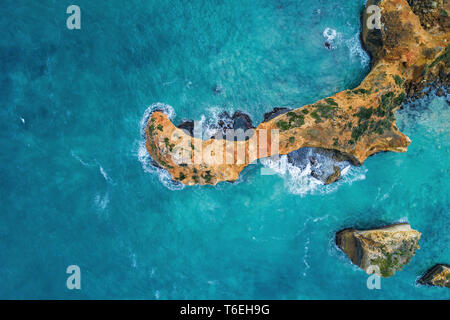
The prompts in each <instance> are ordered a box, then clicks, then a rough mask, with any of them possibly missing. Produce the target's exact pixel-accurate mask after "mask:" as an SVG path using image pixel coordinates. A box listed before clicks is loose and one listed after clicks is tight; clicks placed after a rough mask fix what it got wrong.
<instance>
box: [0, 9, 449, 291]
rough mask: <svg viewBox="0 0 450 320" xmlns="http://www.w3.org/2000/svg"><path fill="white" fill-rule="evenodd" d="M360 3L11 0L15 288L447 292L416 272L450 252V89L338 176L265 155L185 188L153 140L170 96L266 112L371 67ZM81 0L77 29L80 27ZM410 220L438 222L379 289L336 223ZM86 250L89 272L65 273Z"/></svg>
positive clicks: (8, 152)
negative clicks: (395, 146)
mask: <svg viewBox="0 0 450 320" xmlns="http://www.w3.org/2000/svg"><path fill="white" fill-rule="evenodd" d="M363 2H364V1H362V0H352V1H348V0H320V1H318V0H303V1H293V0H291V1H288V0H278V1H275V0H259V1H248V0H236V1H235V0H190V1H181V0H171V1H168V0H158V1H153V0H150V1H144V0H133V1H118V0H114V1H113V0H110V1H87V0H77V1H75V3H74V2H73V1H65V0H60V1H56V0H55V1H50V0H42V1H23V0H14V1H11V0H3V1H2V4H1V6H0V30H1V31H2V33H1V37H0V106H1V109H0V132H1V133H0V150H1V151H0V159H1V161H0V195H1V210H0V264H1V266H0V298H8V299H10V298H56V299H79V298H88V299H100V298H112V299H131V298H137V299H186V298H189V299H195V298H199V299H218V298H222V299H228V298H241V299H247V298H248V299H250V298H268V299H382V298H386V299H448V298H450V295H449V291H448V289H442V288H429V287H421V286H417V285H416V284H415V281H416V279H417V278H418V277H419V276H420V275H421V274H422V273H423V272H425V271H426V270H427V269H428V268H429V267H431V266H432V265H433V264H434V263H450V247H449V242H450V233H449V226H450V210H449V209H450V201H449V200H450V198H449V194H450V187H449V183H448V177H449V152H450V139H449V138H450V137H449V135H450V130H449V126H448V124H449V123H450V110H449V108H448V102H447V101H446V100H448V98H447V99H446V97H441V98H438V97H431V98H429V99H426V100H423V101H420V102H416V103H415V104H410V105H405V106H404V109H403V110H401V111H399V112H398V113H397V119H398V126H399V128H400V129H401V130H402V131H403V132H405V133H406V134H407V135H408V136H409V137H410V138H411V140H412V143H411V146H410V148H409V150H408V152H407V153H404V154H398V153H380V154H377V155H375V156H373V157H371V158H369V159H368V160H367V161H366V163H365V164H364V166H362V167H358V168H351V169H350V170H348V172H347V174H346V175H345V176H344V178H343V179H342V180H341V181H339V182H338V183H336V184H333V185H331V186H328V187H326V186H323V185H317V184H316V183H314V181H313V180H311V178H307V177H303V176H301V175H300V174H298V172H296V171H295V170H291V169H292V168H286V167H281V169H279V170H278V171H277V172H278V174H275V175H261V174H260V172H261V170H260V169H261V168H262V167H263V166H267V164H256V165H252V166H250V167H248V168H246V169H245V170H244V172H243V174H242V176H241V178H240V180H239V183H235V184H229V183H221V184H219V185H217V186H216V187H210V186H205V187H198V186H197V187H186V188H183V189H181V190H172V189H174V188H173V186H172V185H171V184H170V183H167V181H166V180H164V177H162V176H161V175H160V174H158V172H156V171H155V170H154V169H152V168H151V166H149V164H148V162H147V160H148V159H146V158H145V152H143V150H142V137H141V133H140V131H141V121H142V119H143V117H144V115H145V113H146V110H149V109H148V108H149V107H150V108H151V105H152V104H154V103H157V102H160V103H165V104H167V105H170V106H172V108H173V111H174V112H175V113H176V116H174V121H175V122H180V121H181V120H182V119H183V118H191V119H195V120H204V122H205V123H207V122H208V121H213V120H216V119H217V115H218V114H219V113H220V112H221V111H223V110H227V111H229V112H233V111H235V110H242V111H245V112H247V113H249V114H250V115H251V116H252V118H253V121H254V123H255V124H257V123H259V122H260V121H261V120H262V119H263V114H264V113H265V112H268V111H270V110H272V109H273V108H274V107H277V106H278V107H281V106H290V107H299V106H301V105H304V104H307V103H311V102H314V101H315V100H317V99H320V98H323V97H325V96H328V95H331V94H333V93H335V92H338V91H340V90H343V89H345V88H351V87H355V86H356V85H358V83H359V82H360V81H361V80H362V79H363V78H364V76H365V75H366V74H367V72H368V70H369V58H368V56H367V55H366V54H365V53H364V51H363V50H362V49H361V45H360V41H359V34H358V32H359V29H360V21H359V13H360V10H361V9H362V8H363V5H364V3H363ZM71 4H77V5H79V6H80V8H81V15H82V16H81V19H82V20H81V23H82V25H81V30H73V31H72V30H68V29H67V28H66V18H67V16H68V15H67V14H66V8H67V7H68V6H69V5H71ZM327 28H329V30H328V32H327V34H334V32H335V37H334V39H333V40H330V41H331V44H332V46H333V50H327V49H326V48H325V47H324V42H325V40H326V38H325V37H324V34H323V33H324V31H325V30H326V29H327ZM333 30H334V31H333ZM215 88H220V89H221V90H220V93H219V94H215V93H214V89H215ZM147 112H148V111H147ZM398 221H408V222H410V223H411V225H412V227H413V228H415V229H417V230H419V231H420V232H422V239H421V241H420V245H421V249H420V250H419V251H418V252H417V254H416V256H415V257H414V258H413V259H412V261H411V263H410V264H409V265H407V266H406V267H405V268H404V270H402V271H400V272H398V273H397V274H396V275H395V276H394V277H392V278H389V279H382V281H381V290H369V289H367V287H366V280H367V276H366V274H365V273H364V272H363V271H361V270H360V269H358V268H357V267H355V266H353V265H352V264H351V263H350V262H349V260H348V259H347V258H346V257H345V255H344V254H343V253H342V252H340V251H339V250H338V249H337V248H336V246H335V245H334V233H335V232H336V231H338V230H340V229H342V228H345V227H350V226H354V227H358V228H370V227H377V226H380V225H384V224H389V223H393V222H398ZM73 264H75V265H78V266H80V268H81V285H82V288H81V290H73V291H70V290H68V289H67V288H66V278H67V276H68V275H67V274H66V272H65V271H66V268H67V266H69V265H73Z"/></svg>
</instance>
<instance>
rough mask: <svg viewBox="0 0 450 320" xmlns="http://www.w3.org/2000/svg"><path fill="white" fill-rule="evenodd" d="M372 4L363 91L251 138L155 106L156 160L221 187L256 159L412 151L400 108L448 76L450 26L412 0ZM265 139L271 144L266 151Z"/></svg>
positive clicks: (287, 116) (192, 179) (185, 178)
mask: <svg viewBox="0 0 450 320" xmlns="http://www.w3.org/2000/svg"><path fill="white" fill-rule="evenodd" d="M373 3H375V4H377V5H378V6H379V7H380V8H381V9H382V23H383V26H382V28H381V30H377V29H373V30H370V29H368V28H367V26H366V23H364V21H365V20H364V19H367V16H366V17H364V18H363V23H362V25H363V32H362V38H363V43H364V45H365V47H366V48H367V49H368V51H369V52H370V54H371V56H372V70H371V71H370V73H369V74H368V75H367V77H366V78H365V79H364V80H363V81H362V83H361V84H360V85H359V86H358V87H357V88H355V89H352V90H344V91H341V92H339V93H337V94H335V95H334V96H331V97H328V98H325V99H322V100H319V101H317V102H316V103H313V104H311V105H306V106H303V107H301V108H297V109H293V110H291V111H289V112H287V113H283V114H280V115H278V116H276V117H274V118H272V119H270V120H268V121H265V122H262V123H261V124H259V125H258V126H257V128H256V129H254V130H253V131H252V132H248V139H246V140H245V141H227V140H225V139H208V140H202V139H200V138H193V137H191V136H190V135H189V133H186V132H185V131H183V130H181V129H179V128H177V127H176V126H175V125H174V124H173V123H172V122H171V121H170V119H169V118H168V116H167V115H166V114H164V113H163V112H160V111H155V112H153V114H152V115H151V117H150V119H149V121H148V125H147V127H146V147H147V150H148V152H149V154H150V155H151V157H152V158H153V159H154V161H156V162H157V163H158V165H159V166H161V167H163V168H165V169H167V171H168V172H169V173H170V175H171V176H172V178H173V179H174V180H177V181H180V182H182V183H184V184H186V185H195V184H202V185H204V184H211V185H215V184H216V183H218V182H220V181H235V180H237V179H238V177H239V174H240V172H241V171H242V170H243V169H244V168H245V167H246V166H247V165H249V164H250V163H252V162H254V161H255V160H256V159H259V158H263V157H267V156H271V155H275V154H280V155H284V154H289V153H290V152H292V151H295V150H298V149H300V148H304V147H316V148H324V149H330V150H336V151H338V152H339V153H341V154H343V155H344V156H345V157H347V158H349V159H351V160H352V161H353V163H354V164H362V163H363V162H364V161H365V160H366V159H367V157H369V156H371V155H373V154H375V153H377V152H381V151H394V152H406V150H407V148H408V145H409V144H410V139H409V138H408V137H407V136H405V135H404V134H403V133H401V132H400V131H399V130H398V128H397V126H396V124H395V117H394V112H395V111H396V110H397V109H398V108H399V107H400V106H401V104H402V102H403V100H404V99H405V97H406V94H410V93H414V92H415V90H419V89H421V84H422V82H423V81H424V79H430V77H436V76H437V75H439V74H442V73H444V75H443V76H448V61H449V50H450V49H449V47H448V46H447V43H448V40H450V37H449V33H448V32H446V31H447V29H445V30H444V31H442V28H434V29H432V30H431V31H430V32H428V31H426V30H425V29H424V28H423V27H422V25H421V21H420V20H419V18H418V17H417V16H416V15H415V14H414V13H413V11H412V10H411V8H410V7H409V5H408V3H407V1H406V0H381V1H373V0H369V1H368V4H367V5H370V4H373ZM436 23H438V22H436ZM444 28H445V26H444ZM442 68H444V69H442ZM442 70H444V71H442ZM436 74H437V75H436ZM430 75H431V76H430ZM262 144H267V148H265V152H262V151H261V150H260V149H261V148H260V147H261V145H262Z"/></svg>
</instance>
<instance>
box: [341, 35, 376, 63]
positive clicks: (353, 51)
mask: <svg viewBox="0 0 450 320" xmlns="http://www.w3.org/2000/svg"><path fill="white" fill-rule="evenodd" d="M345 44H346V45H347V47H348V49H349V50H350V58H354V57H358V58H359V59H360V60H361V66H363V67H367V66H368V65H369V62H370V58H369V55H368V54H367V52H366V51H364V49H363V48H362V46H361V40H360V33H359V32H358V33H356V34H355V35H354V36H353V37H352V38H350V39H348V40H346V41H345Z"/></svg>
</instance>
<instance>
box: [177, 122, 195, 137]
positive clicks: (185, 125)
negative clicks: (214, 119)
mask: <svg viewBox="0 0 450 320" xmlns="http://www.w3.org/2000/svg"><path fill="white" fill-rule="evenodd" d="M177 127H178V128H180V129H183V130H185V131H187V132H189V135H190V136H193V135H194V121H192V120H184V121H183V122H181V123H180V124H179V125H178V126H177Z"/></svg>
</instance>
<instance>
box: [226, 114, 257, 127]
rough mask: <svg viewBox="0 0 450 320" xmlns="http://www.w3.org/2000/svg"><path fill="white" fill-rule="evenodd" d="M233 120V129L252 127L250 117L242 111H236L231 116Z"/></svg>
mask: <svg viewBox="0 0 450 320" xmlns="http://www.w3.org/2000/svg"><path fill="white" fill-rule="evenodd" d="M231 119H232V120H233V129H234V130H238V129H242V130H244V131H245V130H248V129H252V128H254V126H253V122H252V119H251V118H250V116H249V115H248V114H246V113H244V112H242V111H236V112H235V113H234V114H233V116H232V117H231Z"/></svg>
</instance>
